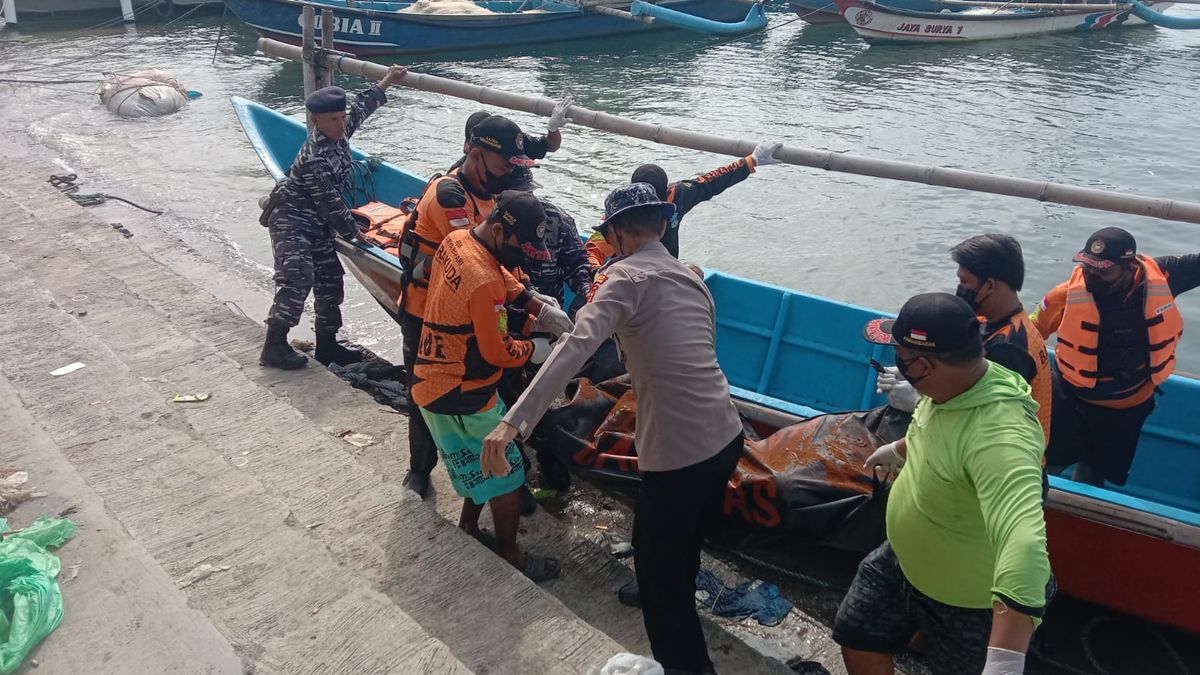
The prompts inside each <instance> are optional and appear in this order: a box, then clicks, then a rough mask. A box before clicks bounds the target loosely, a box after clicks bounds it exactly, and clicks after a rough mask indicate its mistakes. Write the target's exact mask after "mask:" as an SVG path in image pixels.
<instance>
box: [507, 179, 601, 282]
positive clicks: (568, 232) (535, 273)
mask: <svg viewBox="0 0 1200 675" xmlns="http://www.w3.org/2000/svg"><path fill="white" fill-rule="evenodd" d="M540 201H541V202H542V208H544V209H545V210H546V237H545V241H546V248H548V249H549V255H548V256H547V255H541V254H542V253H544V252H538V254H539V255H538V257H534V256H532V255H528V254H527V255H526V256H525V262H523V263H521V269H522V270H524V272H525V273H526V274H527V275H529V281H530V282H531V283H532V284H533V287H534V288H536V289H537V290H538V292H539V293H544V294H546V295H549V296H550V297H552V298H554V299H555V300H558V303H559V304H560V305H562V304H563V286H564V284H565V285H566V286H568V287H570V289H571V291H572V292H574V293H575V295H577V296H578V295H586V294H587V292H588V288H590V287H591V285H592V270H591V267H590V266H589V265H588V257H587V253H586V252H584V250H583V242H582V241H580V239H579V230H577V229H576V227H575V219H574V218H572V217H571V216H570V214H568V213H567V212H566V211H563V210H562V209H560V208H558V207H557V206H555V205H554V204H551V203H550V202H548V201H546V200H545V199H541V200H540Z"/></svg>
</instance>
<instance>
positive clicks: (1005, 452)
mask: <svg viewBox="0 0 1200 675" xmlns="http://www.w3.org/2000/svg"><path fill="white" fill-rule="evenodd" d="M868 332H869V333H870V332H874V333H883V334H887V335H890V336H891V338H892V340H893V341H894V343H895V349H896V363H897V364H898V365H899V368H900V372H901V373H902V374H903V376H904V378H905V380H907V381H908V382H911V383H912V384H913V385H914V386H915V387H916V389H917V391H918V392H920V393H921V395H922V396H921V399H920V402H919V403H918V404H917V407H916V410H915V412H914V413H913V424H912V425H910V426H909V428H908V433H907V435H906V436H905V439H904V442H903V443H901V444H900V448H899V452H900V454H901V455H902V456H903V457H904V458H905V459H906V464H905V467H904V470H903V471H901V472H900V474H899V475H898V476H897V477H896V481H895V483H894V484H893V485H892V488H891V492H890V494H889V496H888V503H887V537H888V538H887V541H885V542H884V543H883V544H882V545H881V546H880V547H879V548H877V549H876V550H875V551H874V552H872V553H871V554H870V555H868V556H867V557H866V558H865V559H864V560H863V562H862V564H861V565H860V566H859V569H858V573H857V575H856V576H855V578H854V582H853V584H851V587H850V590H849V591H848V592H847V594H846V597H845V599H844V600H843V601H842V604H841V606H840V607H839V608H838V613H837V619H836V621H835V624H834V630H833V638H834V640H835V641H836V642H837V643H838V644H840V645H841V646H842V654H843V659H844V661H845V664H846V669H847V671H849V673H850V675H875V674H877V673H878V674H880V675H883V674H889V675H890V673H892V672H894V670H893V663H892V656H893V655H894V654H896V653H898V652H901V651H904V650H905V649H906V648H907V647H908V644H909V641H910V639H911V638H912V637H913V635H914V634H915V633H916V632H917V631H922V632H923V633H924V635H925V636H926V638H927V640H928V644H929V652H928V658H927V663H928V665H929V666H930V669H931V670H932V671H933V673H934V675H964V674H966V673H980V672H982V673H983V674H984V675H1017V674H1019V673H1023V672H1024V662H1025V651H1026V649H1027V648H1028V646H1029V640H1030V637H1031V636H1032V635H1033V630H1034V628H1035V627H1036V626H1037V623H1038V622H1039V621H1040V617H1041V615H1042V610H1043V608H1044V607H1045V603H1046V592H1047V582H1048V581H1049V578H1050V560H1049V557H1048V555H1047V552H1046V525H1045V521H1044V519H1043V517H1042V502H1041V487H1042V480H1041V475H1042V470H1041V459H1042V450H1043V448H1044V445H1045V436H1044V435H1043V433H1042V428H1041V425H1040V424H1039V423H1038V419H1037V414H1036V410H1037V404H1036V403H1034V401H1033V398H1032V397H1031V396H1030V387H1029V384H1028V383H1026V382H1025V380H1024V379H1022V378H1021V377H1020V376H1019V375H1017V374H1016V373H1013V372H1012V371H1010V370H1008V369H1006V368H1003V367H1000V366H998V365H996V364H992V363H990V362H989V361H987V360H986V359H985V358H984V352H983V340H982V338H981V336H980V326H979V320H978V318H977V317H976V316H975V312H974V310H973V309H972V308H971V306H970V305H968V304H967V303H966V302H965V301H964V300H962V299H961V298H957V297H955V296H953V295H950V294H947V293H926V294H923V295H918V296H915V297H913V298H911V299H910V300H909V301H908V302H906V303H905V304H904V307H903V308H901V310H900V314H899V316H897V317H896V319H895V320H894V321H893V320H884V319H877V320H875V321H873V322H872V323H871V325H869V326H868Z"/></svg>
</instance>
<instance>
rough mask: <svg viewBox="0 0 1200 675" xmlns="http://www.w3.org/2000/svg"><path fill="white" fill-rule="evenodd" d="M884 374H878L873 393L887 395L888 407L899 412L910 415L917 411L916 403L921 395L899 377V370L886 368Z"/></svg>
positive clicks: (892, 367)
mask: <svg viewBox="0 0 1200 675" xmlns="http://www.w3.org/2000/svg"><path fill="white" fill-rule="evenodd" d="M886 370H887V372H886V373H880V374H879V376H878V377H876V378H875V391H877V392H879V393H881V394H887V399H888V405H890V406H892V407H893V408H895V409H896V410H899V411H901V412H906V413H910V412H912V411H914V410H916V409H917V401H919V400H921V394H920V393H918V392H917V390H916V388H915V387H913V386H912V385H911V384H909V383H908V382H907V381H905V380H904V378H903V377H900V370H899V369H898V368H896V367H895V366H888V367H887V368H886Z"/></svg>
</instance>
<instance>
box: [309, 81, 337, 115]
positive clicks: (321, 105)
mask: <svg viewBox="0 0 1200 675" xmlns="http://www.w3.org/2000/svg"><path fill="white" fill-rule="evenodd" d="M304 107H305V108H308V111H309V112H315V113H331V112H345V111H346V90H345V89H342V88H341V87H324V88H322V89H318V90H316V91H314V92H313V93H311V94H309V95H308V98H306V99H304Z"/></svg>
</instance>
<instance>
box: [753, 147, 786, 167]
mask: <svg viewBox="0 0 1200 675" xmlns="http://www.w3.org/2000/svg"><path fill="white" fill-rule="evenodd" d="M782 147H783V143H779V142H776V141H763V142H762V143H759V144H758V146H757V147H755V148H754V152H752V153H750V159H753V160H754V166H770V165H772V164H778V163H779V160H778V159H775V151H776V150H778V149H780V148H782Z"/></svg>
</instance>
